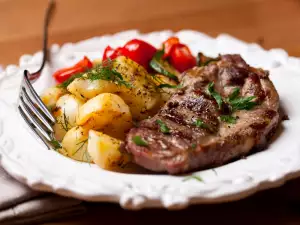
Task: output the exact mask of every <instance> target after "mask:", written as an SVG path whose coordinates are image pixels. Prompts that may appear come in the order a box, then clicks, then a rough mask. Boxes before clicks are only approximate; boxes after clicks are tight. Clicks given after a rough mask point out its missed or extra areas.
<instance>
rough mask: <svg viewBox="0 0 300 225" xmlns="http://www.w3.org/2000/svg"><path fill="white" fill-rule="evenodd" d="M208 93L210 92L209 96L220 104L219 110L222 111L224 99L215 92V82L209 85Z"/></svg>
mask: <svg viewBox="0 0 300 225" xmlns="http://www.w3.org/2000/svg"><path fill="white" fill-rule="evenodd" d="M207 91H208V94H209V95H210V96H212V97H213V98H214V99H215V100H216V102H217V103H218V106H219V109H221V107H222V104H223V99H222V97H221V95H220V94H219V93H218V92H216V91H215V89H214V82H210V83H209V84H208V88H207Z"/></svg>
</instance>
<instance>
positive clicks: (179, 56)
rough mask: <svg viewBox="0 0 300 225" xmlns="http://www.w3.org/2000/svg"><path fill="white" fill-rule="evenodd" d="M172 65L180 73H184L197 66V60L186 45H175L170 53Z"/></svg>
mask: <svg viewBox="0 0 300 225" xmlns="http://www.w3.org/2000/svg"><path fill="white" fill-rule="evenodd" d="M170 63H171V64H172V66H173V67H174V68H175V69H176V70H178V71H179V72H181V73H182V72H184V71H186V70H187V69H190V68H192V67H194V66H196V64H197V61H196V58H195V57H194V56H193V55H192V53H191V52H190V49H189V48H188V47H187V46H186V45H184V44H175V45H174V46H173V47H172V49H171V53H170Z"/></svg>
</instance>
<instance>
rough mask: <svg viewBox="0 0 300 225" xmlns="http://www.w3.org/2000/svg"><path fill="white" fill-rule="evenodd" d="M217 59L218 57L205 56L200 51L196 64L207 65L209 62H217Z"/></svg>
mask: <svg viewBox="0 0 300 225" xmlns="http://www.w3.org/2000/svg"><path fill="white" fill-rule="evenodd" d="M218 60H219V57H217V58H211V57H207V56H205V55H204V54H203V53H202V52H199V53H198V55H197V65H198V66H207V65H208V64H209V63H211V62H217V61H218Z"/></svg>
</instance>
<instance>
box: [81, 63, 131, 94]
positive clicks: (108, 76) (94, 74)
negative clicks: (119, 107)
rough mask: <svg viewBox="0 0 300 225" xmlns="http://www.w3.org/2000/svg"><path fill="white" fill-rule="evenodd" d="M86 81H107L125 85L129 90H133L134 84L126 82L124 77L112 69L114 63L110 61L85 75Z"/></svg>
mask: <svg viewBox="0 0 300 225" xmlns="http://www.w3.org/2000/svg"><path fill="white" fill-rule="evenodd" d="M83 78H84V79H88V80H91V81H94V80H107V81H111V82H114V83H116V84H118V85H124V86H125V87H127V88H132V87H133V86H132V84H130V83H129V82H127V81H125V80H124V79H123V77H122V75H121V74H120V73H119V72H118V71H116V70H115V69H114V68H112V61H108V62H107V63H105V64H99V65H96V66H95V68H93V69H92V70H89V71H88V72H86V73H85V76H84V77H83Z"/></svg>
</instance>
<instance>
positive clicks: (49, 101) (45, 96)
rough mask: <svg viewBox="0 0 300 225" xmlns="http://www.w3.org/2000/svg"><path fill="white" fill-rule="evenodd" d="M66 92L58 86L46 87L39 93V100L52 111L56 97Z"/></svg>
mask: <svg viewBox="0 0 300 225" xmlns="http://www.w3.org/2000/svg"><path fill="white" fill-rule="evenodd" d="M66 93H67V90H65V89H63V88H58V87H50V88H47V89H46V90H45V91H44V92H43V93H42V95H41V100H42V101H43V103H44V104H45V106H46V107H47V108H48V109H49V110H50V111H52V109H53V108H54V107H55V105H56V102H57V101H58V99H59V98H60V97H61V96H63V95H64V94H66Z"/></svg>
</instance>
